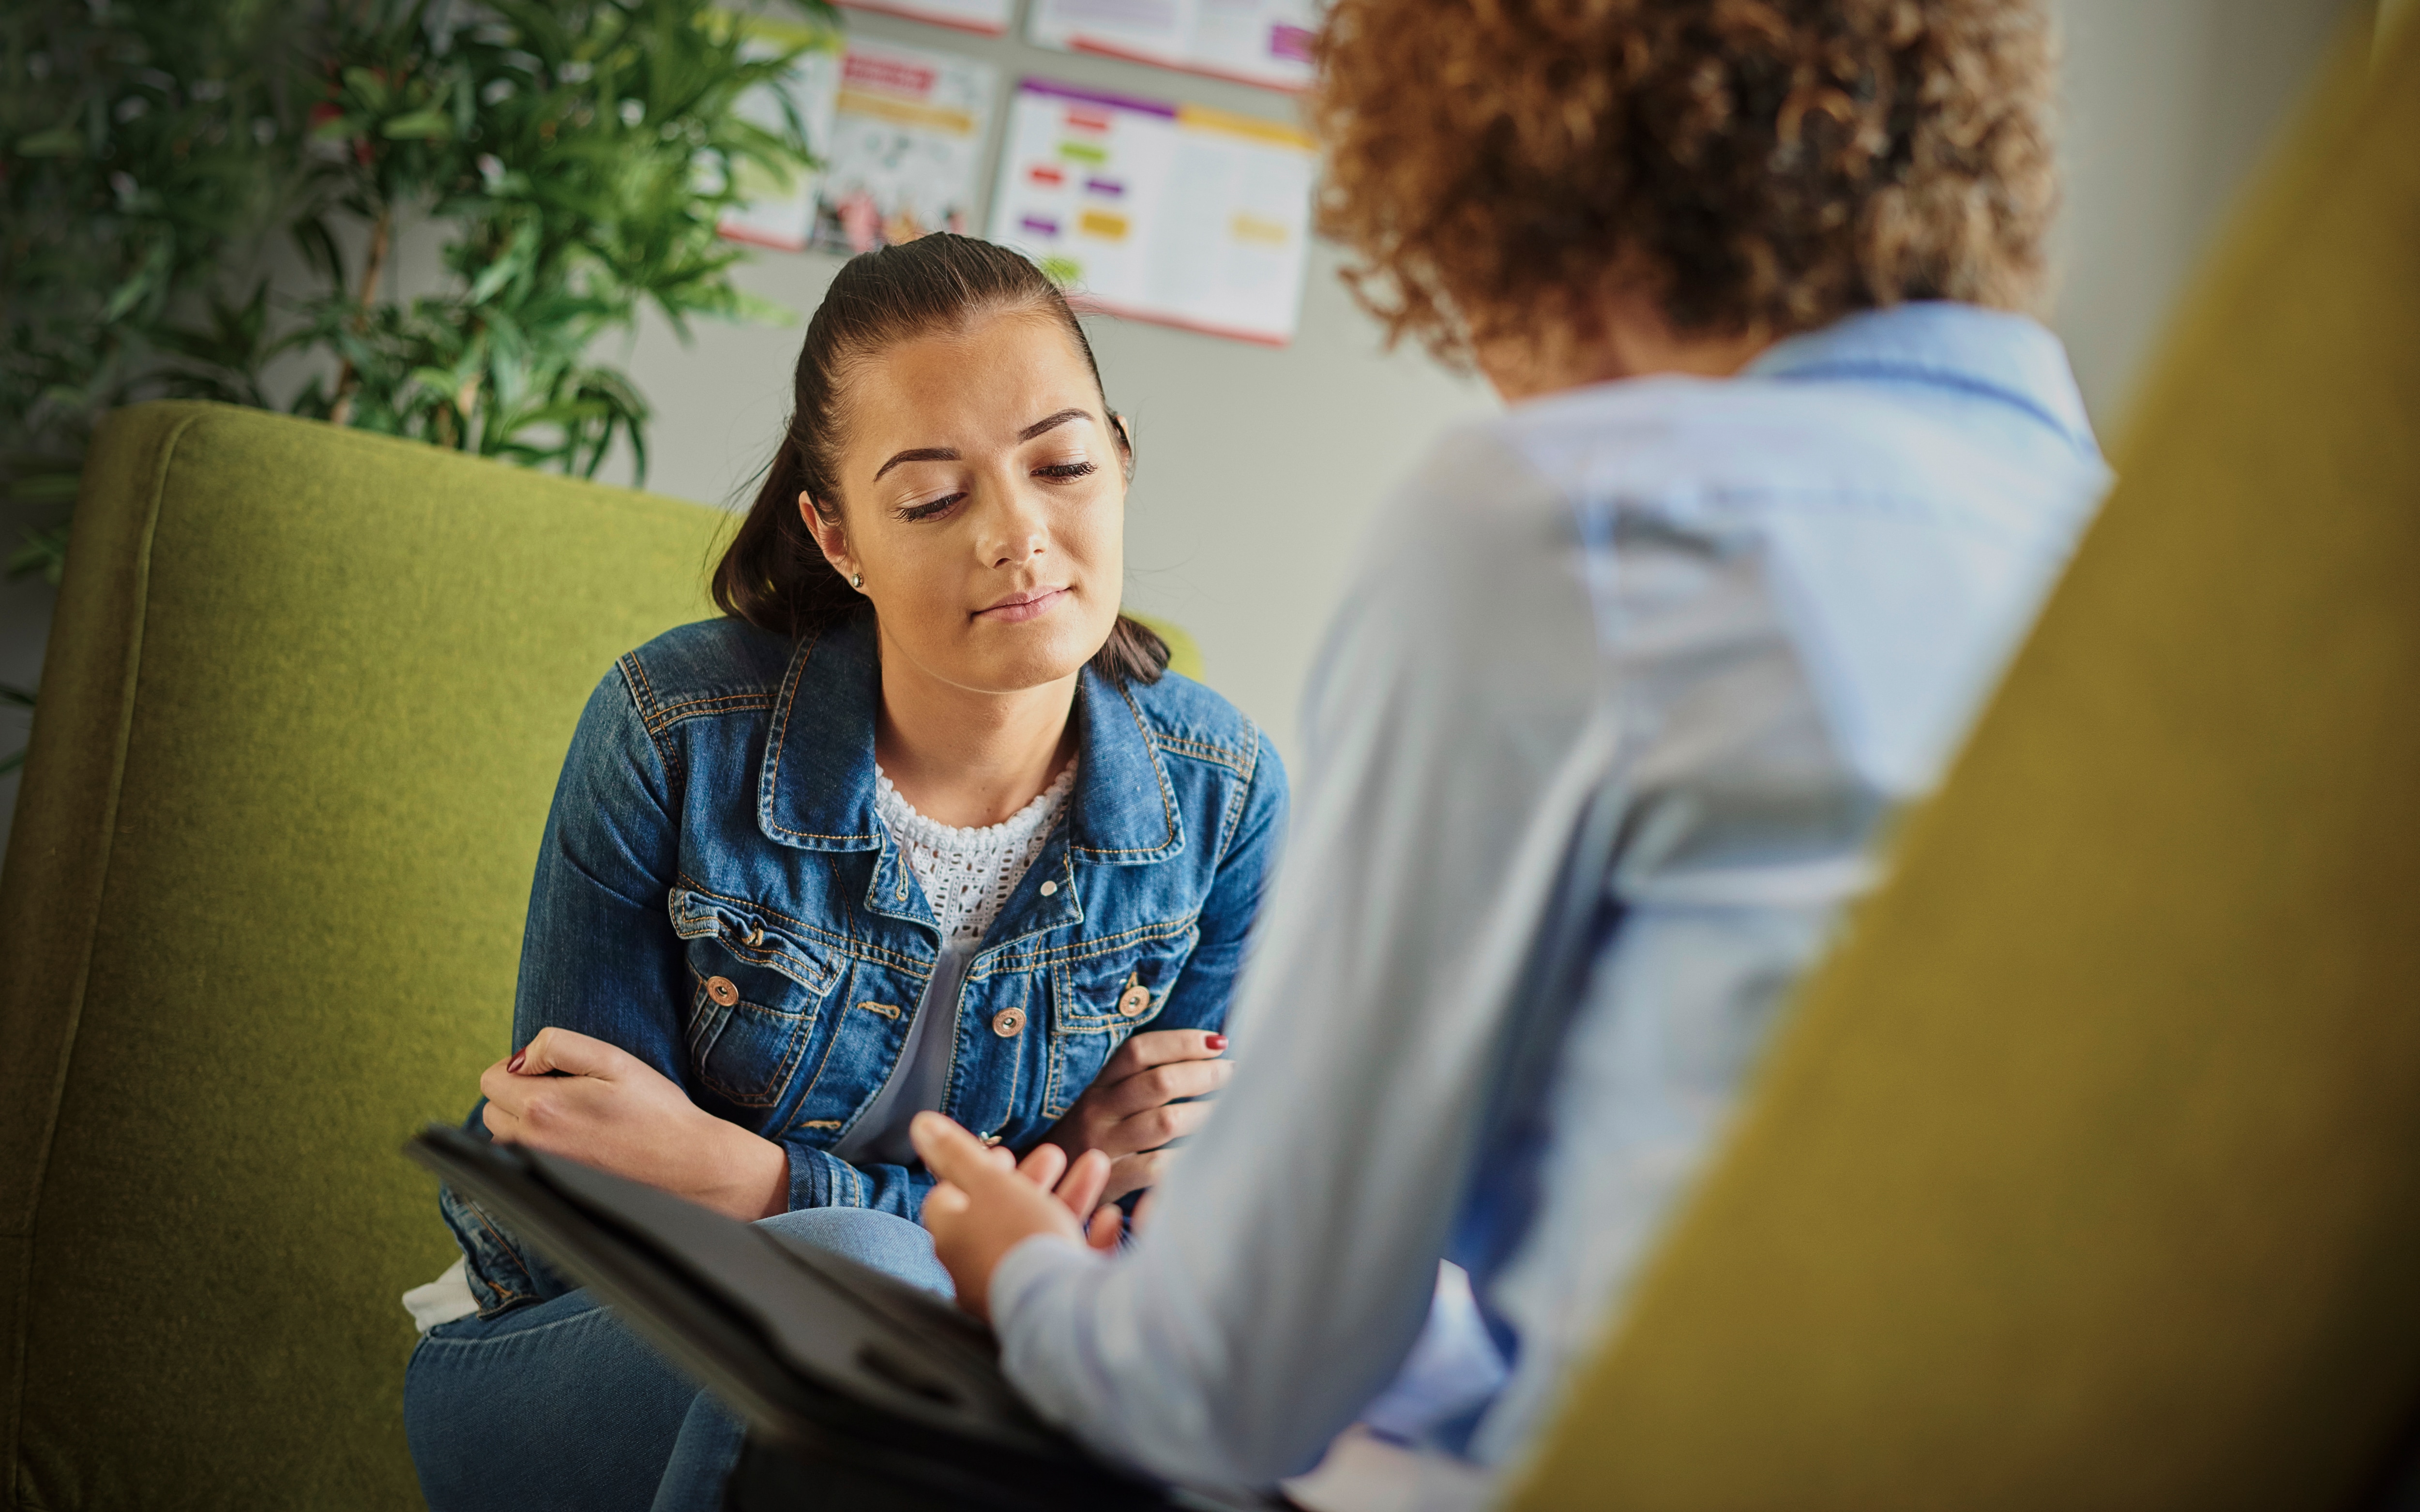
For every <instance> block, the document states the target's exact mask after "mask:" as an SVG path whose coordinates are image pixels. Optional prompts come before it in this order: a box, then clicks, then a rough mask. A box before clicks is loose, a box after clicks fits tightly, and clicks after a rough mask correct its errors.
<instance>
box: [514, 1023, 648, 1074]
mask: <svg viewBox="0 0 2420 1512" xmlns="http://www.w3.org/2000/svg"><path fill="white" fill-rule="evenodd" d="M635 1058H636V1057H633V1056H631V1054H630V1053H629V1052H628V1051H627V1050H624V1049H623V1048H621V1047H620V1046H619V1045H613V1044H608V1043H606V1042H605V1041H602V1040H598V1039H595V1038H592V1037H591V1036H588V1035H585V1034H582V1033H580V1032H578V1031H577V1030H573V1029H556V1028H545V1029H540V1030H538V1031H537V1033H535V1034H534V1035H532V1036H530V1042H529V1043H527V1044H525V1045H523V1046H521V1053H520V1055H519V1056H517V1057H514V1059H515V1060H518V1061H519V1062H520V1064H519V1065H514V1064H513V1062H512V1061H507V1062H505V1064H506V1065H507V1066H509V1067H511V1069H512V1071H513V1072H515V1073H516V1074H518V1075H521V1076H543V1075H545V1074H546V1073H547V1072H551V1071H564V1072H570V1073H571V1074H572V1075H574V1076H613V1075H617V1074H620V1073H621V1072H623V1071H624V1070H625V1069H626V1068H627V1063H628V1062H630V1061H632V1060H633V1059H635Z"/></svg>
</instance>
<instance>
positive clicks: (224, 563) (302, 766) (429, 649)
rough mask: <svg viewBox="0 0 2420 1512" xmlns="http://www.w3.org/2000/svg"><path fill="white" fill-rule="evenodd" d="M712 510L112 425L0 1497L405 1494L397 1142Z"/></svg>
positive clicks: (139, 421)
mask: <svg viewBox="0 0 2420 1512" xmlns="http://www.w3.org/2000/svg"><path fill="white" fill-rule="evenodd" d="M725 519H726V517H724V516H723V515H721V513H720V512H718V511H715V510H711V509H706V508H701V507H699V506H697V505H693V504H686V503H680V502H677V501H672V500H666V499H658V498H651V497H647V496H645V495H642V494H635V493H630V492H628V491H626V490H622V489H616V488H607V487H602V486H596V485H592V484H582V483H576V482H570V481H566V480H564V479H561V478H554V477H548V476H542V475H537V474H533V473H530V472H525V471H517V470H514V469H510V468H505V467H503V466H500V465H497V464H493V463H489V462H483V461H477V460H473V459H470V458H466V457H462V456H459V455H453V454H450V453H444V452H438V451H433V450H430V449H428V448H427V447H422V446H417V445H411V444H407V443H404V442H401V441H395V440H386V439H383V438H380V437H374V436H367V435H364V434H361V433H358V432H352V431H344V430H336V429H333V428H331V427H328V426H325V425H319V424H311V423H307V422H303V421H297V420H287V419H283V418H280V417H276V416H272V415H266V414H261V413H258V412H256V411H251V410H244V409H226V408H222V407H218V406H211V405H194V404H159V405H145V406H140V407H137V408H135V409H129V410H126V411H124V412H122V413H120V414H118V415H116V416H115V417H113V418H112V419H111V420H110V421H109V423H108V424H106V425H105V426H104V427H103V429H102V431H101V435H100V437H99V438H98V439H97V440H96V442H95V444H94V448H93V465H92V468H91V471H90V474H89V476H88V478H87V480H86V485H85V493H84V497H83V499H82V500H81V501H79V503H78V505H77V510H76V524H75V537H74V541H73V543H72V547H71V555H70V562H71V565H70V570H69V574H68V579H67V582H66V583H65V585H64V586H63V589H62V591H61V594H60V599H59V608H58V617H57V621H56V624H55V626H54V631H53V635H52V641H51V652H50V658H49V664H48V666H47V667H46V668H45V669H44V672H43V679H42V707H41V715H40V718H39V721H38V722H37V724H36V726H35V730H34V736H33V749H32V753H31V756H30V758H29V760H28V763H27V766H26V773H25V780H24V785H23V793H22V796H21V798H20V800H19V805H18V812H17V820H16V827H15V831H14V833H13V834H12V836H11V837H10V842H9V849H8V863H7V869H6V872H5V873H0V962H5V963H6V965H5V970H0V1433H5V1435H6V1437H5V1440H0V1463H5V1466H6V1469H7V1476H8V1478H7V1481H6V1485H7V1487H8V1504H9V1505H11V1506H15V1507H24V1508H42V1509H45V1512H70V1509H85V1508H93V1509H100V1508H133V1507H166V1506H177V1507H227V1508H245V1509H249V1512H261V1509H267V1508H276V1507H291V1508H339V1507H341V1508H377V1507H395V1508H406V1507H413V1506H417V1505H419V1504H420V1498H419V1491H418V1488H417V1486H416V1484H415V1483H414V1480H413V1477H412V1472H411V1460H410V1458H408V1456H407V1455H406V1452H405V1447H404V1442H403V1429H402V1426H401V1416H400V1408H401V1400H402V1382H403V1364H404V1361H405V1359H406V1357H407V1355H408V1354H409V1353H410V1350H411V1342H412V1332H411V1320H410V1319H408V1318H407V1317H406V1316H405V1314H404V1312H403V1309H402V1308H401V1306H400V1305H399V1304H397V1302H396V1298H397V1297H398V1296H399V1295H400V1294H401V1292H402V1291H403V1290H404V1288H407V1287H411V1286H415V1285H417V1284H419V1283H420V1282H423V1281H426V1280H427V1279H428V1278H429V1277H431V1276H433V1275H435V1274H436V1273H438V1272H439V1271H440V1270H441V1269H442V1268H443V1267H444V1266H445V1264H446V1263H447V1262H448V1261H449V1260H450V1259H451V1258H452V1257H453V1245H452V1242H451V1241H450V1240H449V1239H448V1238H447V1236H446V1234H445V1231H444V1229H443V1227H442V1226H441V1225H440V1224H439V1223H438V1221H437V1216H436V1210H435V1206H434V1202H433V1196H432V1190H431V1187H430V1183H429V1181H428V1180H427V1177H426V1176H424V1175H422V1174H421V1173H420V1172H419V1171H418V1170H417V1169H416V1168H414V1167H412V1166H410V1165H406V1164H405V1163H404V1162H403V1160H402V1159H401V1158H400V1157H399V1156H398V1154H397V1150H398V1149H399V1147H400V1144H401V1141H402V1138H403V1136H404V1135H405V1134H409V1133H410V1132H411V1130H413V1129H414V1128H417V1127H418V1126H419V1125H421V1124H422V1123H425V1122H427V1121H428V1120H430V1119H445V1120H449V1121H450V1120H453V1119H459V1118H460V1117H461V1116H462V1113H463V1111H464V1110H465V1109H466V1108H467V1107H468V1106H469V1105H470V1102H471V1099H472V1098H473V1095H474V1094H475V1090H476V1088H475V1079H476V1077H477V1075H478V1072H479V1071H480V1070H481V1068H483V1067H484V1066H485V1065H487V1063H488V1062H489V1061H490V1060H492V1059H494V1058H495V1057H497V1056H498V1055H500V1054H502V1053H503V1051H504V1048H505V1044H504V1041H505V1039H506V1037H507V1035H508V1033H509V1030H510V1025H511V1014H512V995H513V978H514V970H515V964H516V961H517V959H518V956H519V951H520V927H521V915H522V910H523V908H524V906H525V905H526V903H527V900H528V894H529V879H530V873H531V870H532V868H533V866H534V865H535V859H536V854H537V839H538V832H539V829H540V827H541V825H543V823H544V821H545V817H546V807H547V802H548V799H549V798H550V796H551V794H552V792H553V786H554V779H555V773H556V770H557V768H558V767H559V766H560V764H561V762H562V759H563V752H564V748H565V746H566V744H567V743H568V741H569V740H570V736H571V728H572V725H573V722H574V721H575V720H576V719H577V717H578V716H579V712H580V707H581V704H582V701H583V700H585V699H586V697H587V695H588V691H589V689H591V688H592V687H595V686H596V683H597V679H598V678H599V677H601V676H603V675H604V673H605V671H606V670H607V669H608V668H610V667H611V666H612V664H613V658H614V657H615V656H619V655H620V654H621V653H622V652H624V651H626V650H628V648H629V647H631V646H633V645H636V644H638V643H639V642H640V641H642V640H646V639H647V638H648V637H650V636H653V635H655V634H656V633H658V632H659V631H660V630H663V629H665V628H667V627H669V626H671V625H676V624H679V623H681V622H682V621H684V620H690V619H696V618H699V617H701V616H703V615H706V614H708V613H710V612H712V609H711V606H710V605H708V604H707V603H706V601H705V598H704V596H703V593H702V584H703V581H704V569H705V567H706V565H707V563H708V561H709V554H710V552H711V550H712V548H713V547H714V544H715V540H716V535H717V532H718V530H719V529H720V528H721V526H722V525H723V524H724V523H725ZM1161 628H1162V629H1163V631H1165V632H1167V633H1169V634H1170V636H1171V640H1172V641H1173V642H1174V644H1175V647H1176V650H1177V652H1178V655H1179V667H1180V670H1186V671H1198V670H1199V664H1198V658H1196V657H1195V656H1193V653H1192V650H1191V647H1190V644H1189V642H1187V641H1186V640H1185V639H1184V638H1183V636H1182V635H1181V634H1177V633H1175V632H1173V631H1172V630H1170V629H1169V627H1167V626H1161Z"/></svg>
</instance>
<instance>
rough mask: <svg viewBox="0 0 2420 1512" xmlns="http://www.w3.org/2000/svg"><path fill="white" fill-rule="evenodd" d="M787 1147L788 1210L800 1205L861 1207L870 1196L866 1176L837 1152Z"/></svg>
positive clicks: (813, 1206)
mask: <svg viewBox="0 0 2420 1512" xmlns="http://www.w3.org/2000/svg"><path fill="white" fill-rule="evenodd" d="M789 1150H790V1210H791V1211H794V1212H795V1211H798V1210H799V1209H800V1208H862V1207H864V1206H865V1205H866V1200H867V1197H868V1196H869V1194H868V1192H867V1190H866V1180H865V1177H864V1176H863V1175H862V1174H861V1173H860V1172H859V1170H858V1168H857V1167H856V1166H854V1165H850V1164H849V1163H848V1162H846V1161H845V1160H842V1159H840V1158H839V1157H838V1156H836V1155H830V1154H827V1153H825V1152H824V1151H823V1150H820V1149H814V1147H813V1146H809V1145H792V1146H790V1147H789Z"/></svg>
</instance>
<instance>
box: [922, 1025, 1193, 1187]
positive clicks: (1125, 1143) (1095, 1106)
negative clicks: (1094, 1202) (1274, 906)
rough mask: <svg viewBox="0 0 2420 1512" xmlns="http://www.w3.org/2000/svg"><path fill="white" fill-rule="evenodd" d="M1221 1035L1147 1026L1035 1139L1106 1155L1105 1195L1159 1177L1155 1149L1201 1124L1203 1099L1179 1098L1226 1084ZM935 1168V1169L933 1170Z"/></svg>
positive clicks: (1160, 1161) (1159, 1155)
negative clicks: (1107, 1164)
mask: <svg viewBox="0 0 2420 1512" xmlns="http://www.w3.org/2000/svg"><path fill="white" fill-rule="evenodd" d="M1226 1048H1227V1037H1226V1036H1225V1035H1223V1034H1212V1033H1209V1032H1207V1031H1205V1030H1202V1029H1155V1030H1153V1031H1151V1032H1150V1033H1147V1034H1138V1035H1136V1036H1135V1037H1134V1038H1133V1039H1131V1040H1128V1041H1126V1042H1125V1043H1124V1044H1122V1045H1120V1046H1118V1051H1117V1054H1115V1055H1113V1056H1111V1057H1109V1064H1108V1065H1106V1066H1103V1067H1102V1068H1101V1073H1100V1075H1098V1076H1096V1077H1094V1078H1093V1085H1092V1086H1090V1087H1088V1088H1084V1095H1083V1096H1081V1097H1079V1098H1078V1099H1077V1100H1076V1105H1075V1106H1074V1107H1072V1108H1069V1109H1068V1110H1067V1116H1066V1117H1065V1118H1063V1119H1060V1120H1059V1122H1058V1123H1057V1124H1056V1125H1055V1126H1053V1127H1052V1129H1051V1130H1050V1132H1049V1133H1048V1134H1044V1135H1043V1136H1042V1137H1043V1138H1045V1139H1047V1140H1048V1141H1050V1142H1051V1143H1052V1144H1054V1145H1057V1146H1059V1147H1060V1148H1061V1149H1064V1150H1066V1151H1067V1153H1068V1155H1070V1156H1071V1157H1072V1156H1077V1155H1080V1154H1082V1153H1083V1152H1084V1151H1086V1150H1088V1149H1097V1150H1099V1151H1100V1152H1101V1153H1102V1154H1104V1155H1107V1156H1109V1190H1108V1197H1109V1200H1110V1201H1112V1202H1114V1201H1116V1200H1117V1199H1118V1198H1120V1197H1122V1196H1125V1195H1126V1194H1127V1193H1129V1192H1132V1191H1135V1190H1137V1189H1139V1188H1141V1187H1146V1186H1150V1185H1152V1184H1153V1183H1155V1182H1156V1181H1157V1180H1159V1173H1160V1168H1161V1167H1162V1166H1163V1165H1166V1164H1167V1163H1168V1156H1169V1151H1167V1150H1166V1149H1161V1148H1160V1147H1162V1146H1163V1145H1166V1144H1167V1143H1168V1142H1169V1141H1170V1140H1171V1139H1177V1138H1181V1137H1183V1136H1184V1135H1186V1134H1191V1133H1192V1132H1193V1131H1194V1130H1196V1129H1199V1128H1201V1127H1202V1120H1203V1119H1207V1118H1208V1117H1210V1104H1209V1103H1180V1102H1178V1101H1177V1099H1179V1098H1187V1097H1201V1096H1202V1095H1204V1094H1205V1093H1209V1092H1215V1091H1217V1090H1218V1088H1222V1087H1224V1086H1226V1085H1227V1078H1228V1077H1229V1076H1230V1075H1232V1074H1233V1072H1234V1069H1235V1066H1234V1062H1233V1061H1228V1060H1220V1059H1218V1058H1217V1057H1218V1053H1219V1052H1220V1051H1222V1050H1224V1049H1226ZM935 1174H937V1175H938V1174H939V1173H938V1172H937V1173H935Z"/></svg>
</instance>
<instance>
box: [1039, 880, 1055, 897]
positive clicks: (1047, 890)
mask: <svg viewBox="0 0 2420 1512" xmlns="http://www.w3.org/2000/svg"><path fill="white" fill-rule="evenodd" d="M1058 890H1059V884H1057V883H1055V882H1046V883H1044V884H1043V885H1042V896H1044V897H1045V898H1047V897H1049V896H1050V895H1051V894H1052V893H1054V892H1057V891H1058Z"/></svg>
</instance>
